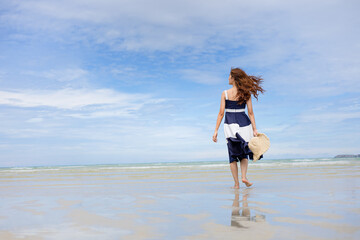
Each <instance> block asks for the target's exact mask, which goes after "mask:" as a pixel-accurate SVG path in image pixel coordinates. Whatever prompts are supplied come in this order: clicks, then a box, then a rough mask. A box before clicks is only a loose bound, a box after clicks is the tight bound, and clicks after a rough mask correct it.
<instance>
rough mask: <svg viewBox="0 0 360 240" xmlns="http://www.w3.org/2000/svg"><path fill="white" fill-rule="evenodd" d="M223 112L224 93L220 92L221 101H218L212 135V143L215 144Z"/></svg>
mask: <svg viewBox="0 0 360 240" xmlns="http://www.w3.org/2000/svg"><path fill="white" fill-rule="evenodd" d="M224 112H225V91H223V92H222V94H221V101H220V111H219V114H218V117H217V121H216V126H215V132H214V135H213V141H214V142H217V135H218V130H219V127H220V124H221V121H222V119H223V117H224Z"/></svg>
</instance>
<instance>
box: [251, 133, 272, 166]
mask: <svg viewBox="0 0 360 240" xmlns="http://www.w3.org/2000/svg"><path fill="white" fill-rule="evenodd" d="M269 147H270V140H269V138H268V137H267V136H266V135H265V133H258V134H257V136H256V137H253V138H251V139H250V141H249V148H250V150H251V151H252V152H253V156H254V159H253V161H254V162H256V161H257V160H259V158H260V156H261V155H262V154H263V153H265V152H266V151H267V150H268V149H269Z"/></svg>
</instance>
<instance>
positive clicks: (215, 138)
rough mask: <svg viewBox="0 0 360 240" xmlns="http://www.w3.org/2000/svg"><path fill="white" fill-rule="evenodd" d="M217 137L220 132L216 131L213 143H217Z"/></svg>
mask: <svg viewBox="0 0 360 240" xmlns="http://www.w3.org/2000/svg"><path fill="white" fill-rule="evenodd" d="M217 135H218V131H215V132H214V135H213V141H214V142H217Z"/></svg>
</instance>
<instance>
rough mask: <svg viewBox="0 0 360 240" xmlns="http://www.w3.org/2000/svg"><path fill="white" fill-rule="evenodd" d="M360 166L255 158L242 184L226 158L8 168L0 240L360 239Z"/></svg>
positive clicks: (0, 178)
mask: <svg viewBox="0 0 360 240" xmlns="http://www.w3.org/2000/svg"><path fill="white" fill-rule="evenodd" d="M359 162H360V161H359ZM239 170H240V169H239ZM359 170H360V164H359V163H357V162H353V163H351V164H349V163H344V164H341V163H339V164H332V165H325V164H324V165H318V166H307V165H303V166H302V165H297V166H291V165H284V166H276V167H261V165H256V163H251V164H249V168H248V175H247V177H248V179H249V180H250V182H252V183H253V185H252V186H251V187H249V188H247V187H246V186H245V184H243V183H241V185H240V189H231V187H232V186H233V185H234V183H233V180H232V176H231V172H230V167H229V166H228V164H226V163H225V164H222V165H211V166H210V165H206V164H204V165H197V166H167V167H164V166H159V167H151V168H138V167H137V168H118V167H103V168H101V167H98V168H88V167H68V168H62V169H55V168H54V169H51V168H49V169H42V170H31V169H23V170H21V169H20V170H13V171H2V172H1V175H0V192H1V193H0V196H1V198H0V199H1V200H0V203H1V204H0V222H1V224H0V239H1V240H6V239H87V240H88V239H240V238H241V239H242V238H243V239H276V240H278V239H360V217H359V216H360V204H359V200H360V184H359V183H360V175H359V172H360V171H359ZM239 174H240V172H239Z"/></svg>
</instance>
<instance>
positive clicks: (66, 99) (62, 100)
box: [0, 88, 151, 110]
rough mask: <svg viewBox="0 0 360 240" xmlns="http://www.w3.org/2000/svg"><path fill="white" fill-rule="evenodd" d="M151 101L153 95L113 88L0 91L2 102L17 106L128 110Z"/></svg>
mask: <svg viewBox="0 0 360 240" xmlns="http://www.w3.org/2000/svg"><path fill="white" fill-rule="evenodd" d="M149 101H151V97H150V96H149V95H146V94H128V93H120V92H116V91H114V90H112V89H71V88H65V89H60V90H16V91H0V104H3V105H9V106H16V107H54V108H59V109H70V110H71V109H81V108H83V107H89V106H94V107H96V106H105V107H106V106H107V105H116V106H118V107H122V108H123V109H127V110H137V109H139V108H140V107H141V106H142V105H143V104H145V103H146V102H149Z"/></svg>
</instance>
